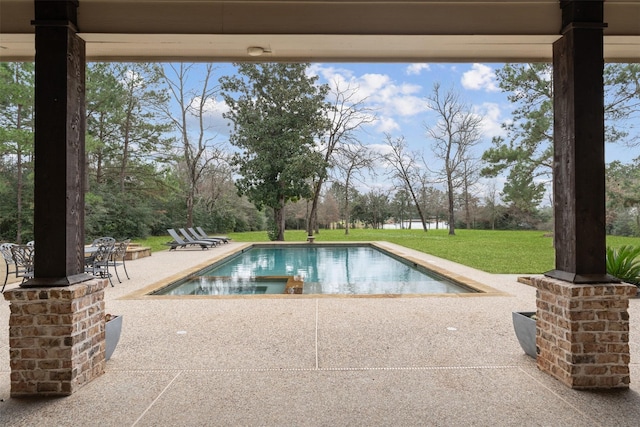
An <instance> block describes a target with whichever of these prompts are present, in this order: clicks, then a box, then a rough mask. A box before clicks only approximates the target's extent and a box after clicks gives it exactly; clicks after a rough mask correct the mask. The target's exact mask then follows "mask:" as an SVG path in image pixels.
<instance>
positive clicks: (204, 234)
mask: <svg viewBox="0 0 640 427" xmlns="http://www.w3.org/2000/svg"><path fill="white" fill-rule="evenodd" d="M196 230H198V232H199V233H200V236H201V237H202V238H205V237H206V238H208V239H220V240H222V241H223V242H225V243H229V241H230V240H231V239H230V238H229V237H227V236H209V235H208V234H207V233H205V232H204V230H203V229H202V227H196Z"/></svg>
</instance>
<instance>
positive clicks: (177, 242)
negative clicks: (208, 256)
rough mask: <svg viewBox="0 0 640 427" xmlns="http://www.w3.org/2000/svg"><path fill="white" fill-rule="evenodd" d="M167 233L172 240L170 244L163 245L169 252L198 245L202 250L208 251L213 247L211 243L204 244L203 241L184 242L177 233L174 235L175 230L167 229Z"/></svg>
mask: <svg viewBox="0 0 640 427" xmlns="http://www.w3.org/2000/svg"><path fill="white" fill-rule="evenodd" d="M167 232H168V233H169V236H171V237H172V238H173V241H172V242H167V243H165V245H168V246H170V247H169V250H170V251H172V250H175V249H177V248H186V247H187V246H194V245H199V246H200V247H201V248H202V249H203V250H204V249H209V248H210V247H211V246H214V243H213V242H205V241H203V240H202V241H201V240H198V241H194V242H185V241H184V240H183V239H182V238H181V237H180V236H178V233H176V230H174V229H173V228H169V229H167Z"/></svg>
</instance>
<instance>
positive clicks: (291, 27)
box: [0, 0, 640, 62]
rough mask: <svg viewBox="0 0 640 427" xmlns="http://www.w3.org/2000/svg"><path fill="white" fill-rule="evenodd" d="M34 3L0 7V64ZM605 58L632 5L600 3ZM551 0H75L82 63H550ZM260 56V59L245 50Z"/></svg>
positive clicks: (639, 22)
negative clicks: (253, 50) (83, 51)
mask: <svg viewBox="0 0 640 427" xmlns="http://www.w3.org/2000/svg"><path fill="white" fill-rule="evenodd" d="M33 10H34V5H33V0H0V60H3V61H9V60H31V59H33V57H34V52H35V50H34V27H33V26H32V24H31V21H32V20H33V19H34V12H33ZM604 13H605V21H606V22H607V24H608V27H607V28H606V29H605V39H604V43H605V48H604V53H605V58H606V60H608V61H628V62H637V61H638V59H639V58H640V1H637V0H607V1H606V2H605V4H604ZM560 28H561V9H560V2H559V1H558V0H511V1H510V0H493V1H488V0H464V1H463V0H446V1H443V0H407V1H389V0H386V1H385V0H380V1H367V0H351V1H340V0H324V1H319V0H280V1H273V0H236V1H224V0H79V8H78V30H79V36H80V37H81V38H83V39H84V40H85V41H86V43H87V44H86V46H87V59H88V60H123V61H127V60H158V61H169V60H183V61H214V62H216V61H219V62H222V61H238V60H243V61H245V60H246V61H251V60H258V61H264V60H268V61H338V62H340V61H350V62H355V61H362V62H366V61H376V62H384V61H388V62H435V61H443V62H454V61H455V62H468V61H484V62H490V61H497V62H504V61H550V60H551V44H552V43H553V42H554V41H555V40H557V38H558V37H559V32H560ZM250 47H261V48H262V49H263V51H264V53H263V54H262V55H259V56H250V55H249V54H248V51H247V49H248V48H250Z"/></svg>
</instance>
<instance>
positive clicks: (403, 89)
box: [310, 64, 428, 132]
mask: <svg viewBox="0 0 640 427" xmlns="http://www.w3.org/2000/svg"><path fill="white" fill-rule="evenodd" d="M425 65H426V64H425ZM310 72H311V73H312V74H315V75H318V76H320V77H321V78H322V79H323V80H326V81H327V82H329V84H330V85H331V86H334V87H335V85H336V84H338V85H339V87H340V88H342V89H344V88H346V87H350V88H352V89H354V88H357V97H358V98H359V99H360V100H365V102H364V103H365V105H366V106H367V108H370V109H372V110H373V111H375V113H376V115H377V120H376V121H375V122H374V123H372V126H373V128H374V129H375V130H376V131H378V132H393V131H400V130H401V126H400V124H399V122H398V121H399V120H401V119H403V118H410V117H415V116H417V115H419V114H421V113H423V112H425V111H427V110H428V108H427V102H426V101H425V99H424V98H423V97H421V96H420V93H421V92H422V86H420V85H416V84H412V83H404V82H397V81H395V80H394V79H393V78H392V77H391V76H389V75H388V74H382V73H366V74H362V75H356V74H355V73H354V72H353V71H352V70H347V69H343V68H339V67H326V66H323V65H322V64H314V65H312V66H311V70H310Z"/></svg>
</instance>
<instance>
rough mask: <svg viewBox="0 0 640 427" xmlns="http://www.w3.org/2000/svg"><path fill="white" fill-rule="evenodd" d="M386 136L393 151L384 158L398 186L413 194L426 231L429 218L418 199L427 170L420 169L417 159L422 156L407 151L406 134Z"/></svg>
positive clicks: (412, 198) (412, 196)
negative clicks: (393, 136) (394, 136)
mask: <svg viewBox="0 0 640 427" xmlns="http://www.w3.org/2000/svg"><path fill="white" fill-rule="evenodd" d="M385 138H386V140H385V143H386V145H387V146H388V147H389V148H390V149H391V151H389V152H388V153H387V154H385V155H384V156H383V159H384V161H385V162H386V164H387V165H389V166H390V168H391V176H392V177H393V179H395V180H396V182H397V183H398V188H401V189H403V190H406V191H407V192H408V193H409V195H410V196H411V200H412V201H413V205H414V206H415V208H416V211H417V212H418V216H419V217H420V221H421V222H422V229H423V230H424V231H425V232H426V231H427V230H428V228H427V220H426V218H425V215H424V211H423V209H422V206H420V201H419V199H418V196H419V194H420V191H421V189H420V187H419V184H420V183H421V182H422V181H423V179H422V175H423V174H424V172H426V171H421V170H420V166H419V164H418V162H417V160H416V159H418V158H420V157H421V156H420V155H419V154H418V153H408V152H407V142H406V141H405V139H404V136H400V137H398V138H395V139H394V138H392V137H391V135H389V134H385Z"/></svg>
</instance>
